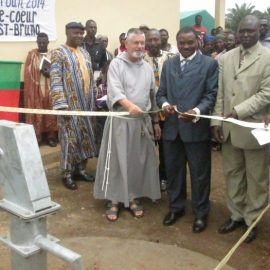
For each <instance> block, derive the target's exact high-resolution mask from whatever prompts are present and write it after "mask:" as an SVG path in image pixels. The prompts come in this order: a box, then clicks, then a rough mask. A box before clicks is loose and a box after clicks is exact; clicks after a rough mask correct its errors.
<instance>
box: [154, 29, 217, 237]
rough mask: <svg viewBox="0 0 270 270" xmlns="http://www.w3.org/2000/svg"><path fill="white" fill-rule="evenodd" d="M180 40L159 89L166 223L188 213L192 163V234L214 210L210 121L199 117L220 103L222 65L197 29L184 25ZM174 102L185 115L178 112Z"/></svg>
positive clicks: (167, 62) (201, 229)
mask: <svg viewBox="0 0 270 270" xmlns="http://www.w3.org/2000/svg"><path fill="white" fill-rule="evenodd" d="M176 40H177V46H178V50H179V52H180V56H179V57H174V58H172V59H169V60H167V61H166V62H165V63H164V65H163V69H162V74H161V84H160V86H159V90H158V92H157V104H158V106H159V107H160V108H163V111H164V113H165V115H166V116H167V117H166V120H165V123H164V129H163V134H162V136H163V144H164V156H165V165H166V174H167V181H168V186H167V191H168V195H169V204H170V205H169V207H170V212H169V213H168V215H167V216H166V217H165V219H164V221H163V224H164V225H165V226H169V225H172V224H173V223H174V222H175V221H176V220H177V219H178V218H179V217H181V216H183V215H184V214H185V200H186V195H185V194H186V193H185V181H186V164H187V163H188V165H189V170H190V178H191V187H192V207H193V211H194V214H195V222H194V225H193V232H195V233H200V232H202V231H204V230H205V228H206V226H207V215H208V212H209V210H210V202H209V193H210V177H211V143H210V139H211V135H210V122H209V120H208V119H205V118H201V119H200V118H199V115H200V114H204V115H209V114H210V110H211V109H212V108H213V107H214V105H215V100H216V94H217V88H218V64H217V61H216V60H214V59H213V58H211V57H208V56H204V55H201V54H200V53H199V52H198V36H197V32H196V31H195V30H194V29H193V28H192V27H184V28H182V29H181V30H180V31H179V32H178V33H177V35H176ZM172 104H174V105H176V106H177V110H178V111H180V112H183V113H181V114H179V115H178V113H177V112H176V111H175V110H174V109H173V107H172V106H171V105H172ZM190 114H192V115H190ZM194 115H197V116H196V117H195V116H194Z"/></svg>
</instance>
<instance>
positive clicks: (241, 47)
mask: <svg viewBox="0 0 270 270" xmlns="http://www.w3.org/2000/svg"><path fill="white" fill-rule="evenodd" d="M258 44H259V41H258V42H257V43H256V44H255V45H253V46H251V47H250V48H248V49H245V48H244V47H243V46H242V45H240V52H243V51H244V52H248V53H249V54H251V53H253V52H254V51H255V49H256V48H257V46H258Z"/></svg>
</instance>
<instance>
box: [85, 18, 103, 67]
mask: <svg viewBox="0 0 270 270" xmlns="http://www.w3.org/2000/svg"><path fill="white" fill-rule="evenodd" d="M85 31H86V36H85V38H84V40H83V42H82V47H83V48H84V49H85V50H86V51H87V52H88V53H89V54H90V56H91V61H92V67H93V71H102V69H103V67H104V64H105V63H106V61H107V56H106V49H105V47H104V44H103V42H102V41H100V40H99V39H97V38H96V37H95V35H96V33H97V24H96V22H95V21H93V20H88V21H87V22H86V24H85Z"/></svg>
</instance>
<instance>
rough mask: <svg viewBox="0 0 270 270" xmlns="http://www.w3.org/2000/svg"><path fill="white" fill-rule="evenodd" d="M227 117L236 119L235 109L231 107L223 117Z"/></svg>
mask: <svg viewBox="0 0 270 270" xmlns="http://www.w3.org/2000/svg"><path fill="white" fill-rule="evenodd" d="M227 118H234V119H238V115H237V112H236V110H235V109H232V110H231V111H230V112H229V113H228V114H227V115H226V116H225V117H224V119H227Z"/></svg>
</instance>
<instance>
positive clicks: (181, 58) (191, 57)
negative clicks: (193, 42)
mask: <svg viewBox="0 0 270 270" xmlns="http://www.w3.org/2000/svg"><path fill="white" fill-rule="evenodd" d="M196 53H197V51H195V52H194V53H193V54H192V55H191V56H190V57H187V59H188V60H189V61H191V60H192V59H193V58H194V57H195V55H196ZM179 56H180V62H182V61H183V60H184V59H185V58H184V57H183V56H182V54H181V53H180V55H179Z"/></svg>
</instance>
